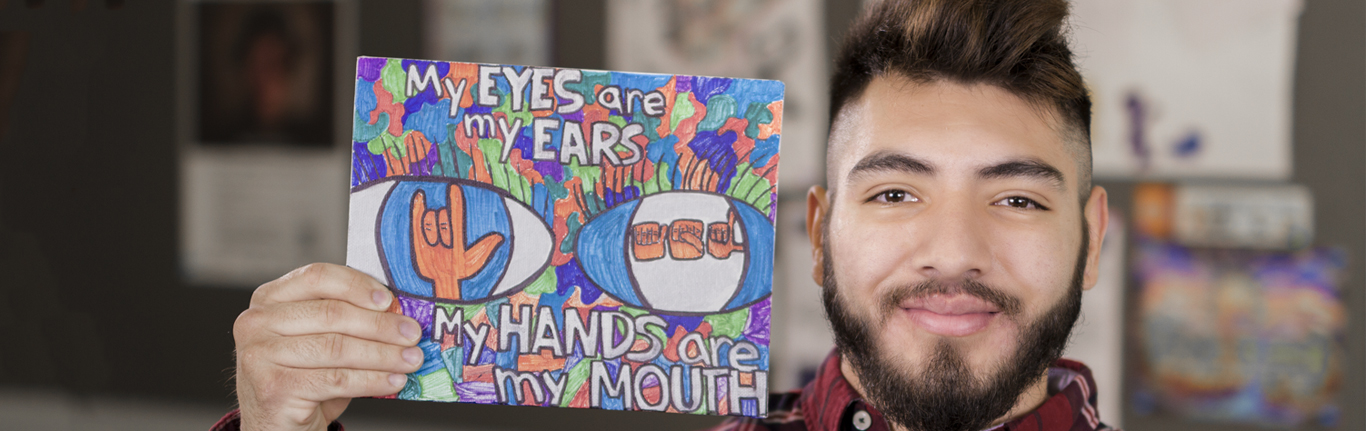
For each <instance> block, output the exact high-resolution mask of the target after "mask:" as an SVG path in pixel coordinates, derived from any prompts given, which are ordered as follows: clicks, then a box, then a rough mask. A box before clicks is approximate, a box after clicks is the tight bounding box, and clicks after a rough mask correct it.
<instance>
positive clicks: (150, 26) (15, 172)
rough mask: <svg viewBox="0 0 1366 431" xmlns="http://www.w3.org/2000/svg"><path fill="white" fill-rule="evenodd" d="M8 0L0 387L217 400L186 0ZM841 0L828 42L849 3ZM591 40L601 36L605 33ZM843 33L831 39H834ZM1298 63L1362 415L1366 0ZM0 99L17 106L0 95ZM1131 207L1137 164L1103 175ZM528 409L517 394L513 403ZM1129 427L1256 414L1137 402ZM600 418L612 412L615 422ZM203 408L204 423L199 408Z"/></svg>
mask: <svg viewBox="0 0 1366 431" xmlns="http://www.w3.org/2000/svg"><path fill="white" fill-rule="evenodd" d="M29 3H32V2H31V1H29V0H0V5H3V6H0V31H4V32H12V31H23V32H27V33H28V34H29V44H28V55H27V62H26V64H25V66H24V70H23V73H22V76H21V78H20V84H19V87H18V90H17V93H16V96H15V101H14V104H13V106H11V107H10V109H9V111H8V116H9V117H8V119H9V120H10V121H9V127H8V131H7V133H5V134H4V135H0V154H3V158H0V277H2V278H0V280H2V281H0V340H3V342H4V344H3V348H0V387H5V388H10V389H13V388H35V389H38V388H43V389H52V388H60V389H61V390H64V391H69V392H70V393H73V394H76V395H78V396H90V395H114V396H136V397H144V398H150V399H165V400H170V399H175V400H180V401H194V402H199V403H204V404H206V405H214V406H221V408H222V409H224V410H226V409H228V408H230V407H231V406H232V404H233V399H232V394H231V381H230V375H231V366H232V358H233V356H232V337H231V333H230V331H231V327H232V321H233V319H234V318H236V316H237V314H238V313H239V312H241V310H243V309H244V308H245V307H246V305H247V302H248V299H249V295H250V292H249V291H248V290H234V289H213V288H208V289H206V288H191V287H188V286H186V285H184V284H183V283H182V282H181V281H180V278H179V275H178V273H177V264H176V262H177V259H176V247H177V243H178V241H177V237H176V235H177V219H176V210H177V199H178V197H177V196H178V195H177V193H178V190H177V184H176V165H175V164H176V147H175V142H174V129H173V119H174V112H175V111H174V110H175V106H174V100H175V98H174V93H173V91H174V87H175V85H174V78H175V75H174V61H175V57H174V56H175V46H174V34H175V22H174V5H175V3H174V2H172V1H169V0H161V1H151V0H143V1H128V2H120V3H122V7H120V8H118V9H109V8H107V7H106V4H108V2H104V1H98V0H89V1H86V2H85V3H87V8H86V9H85V10H84V11H81V12H73V11H72V8H71V4H72V3H71V2H69V1H51V0H49V1H45V2H41V3H42V7H39V8H27V7H26V4H29ZM604 3H605V2H604V1H603V0H571V1H560V2H555V6H554V18H553V20H552V25H553V26H554V29H553V34H555V35H556V39H555V42H554V53H555V54H554V55H555V57H554V62H555V64H556V65H558V66H567V67H585V68H602V67H604V66H605V55H604V54H605V53H604V52H603V50H602V49H601V46H602V41H603V40H604V34H603V30H602V28H601V27H598V26H595V25H576V24H575V23H583V22H589V23H592V22H596V21H597V20H596V19H590V18H597V17H600V16H602V11H603V10H604ZM851 3H854V2H847V1H839V0H828V1H827V2H826V4H827V6H826V9H825V10H826V12H827V25H828V26H829V27H830V29H831V30H830V31H829V33H830V34H831V36H830V39H829V40H830V41H832V42H833V41H834V40H836V39H835V36H837V35H838V33H840V32H841V31H842V30H843V28H844V27H845V24H844V23H845V22H846V20H847V19H848V18H850V17H852V16H853V9H852V7H853V6H851ZM359 10H360V35H359V36H360V41H361V46H360V53H361V54H364V55H377V56H399V57H420V56H421V55H422V50H421V35H422V33H421V28H420V25H419V23H418V17H419V16H420V13H421V8H420V2H419V1H417V0H402V1H379V0H363V1H361V2H360V9H359ZM594 47H597V48H594ZM832 49H833V48H832ZM1295 71H1296V79H1295V106H1294V108H1295V118H1294V139H1295V150H1294V156H1295V172H1296V173H1295V178H1294V180H1295V181H1297V182H1300V183H1303V184H1306V185H1308V186H1310V187H1311V188H1312V189H1313V191H1314V194H1315V196H1316V198H1317V202H1318V213H1317V220H1316V221H1317V223H1318V226H1319V232H1320V234H1319V242H1320V243H1322V244H1331V245H1339V246H1343V247H1346V248H1347V249H1348V250H1349V251H1350V252H1351V255H1352V258H1353V259H1354V260H1353V262H1352V263H1351V267H1350V278H1349V280H1348V282H1347V285H1346V290H1347V292H1348V293H1347V298H1348V301H1349V303H1350V312H1351V315H1352V316H1354V318H1353V319H1352V321H1351V327H1350V328H1351V331H1350V334H1349V335H1350V336H1349V338H1348V346H1349V363H1350V364H1352V368H1351V369H1350V372H1349V374H1348V378H1349V381H1348V384H1347V385H1346V387H1345V389H1344V393H1345V396H1344V402H1343V406H1344V409H1343V412H1344V416H1343V426H1342V429H1366V409H1363V408H1362V407H1363V406H1366V374H1363V372H1362V371H1363V369H1362V364H1363V362H1366V351H1363V348H1366V327H1363V321H1366V319H1363V317H1366V306H1364V304H1366V302H1364V301H1363V300H1364V299H1366V298H1363V288H1366V286H1364V285H1363V284H1366V283H1363V282H1364V281H1366V271H1363V268H1366V266H1364V265H1362V260H1363V259H1366V250H1363V246H1364V245H1366V127H1363V120H1366V88H1364V87H1363V86H1364V85H1366V3H1363V2H1361V1H1359V0H1358V1H1344V0H1309V1H1307V2H1306V6H1305V9H1304V15H1303V17H1302V19H1301V25H1300V38H1299V54H1298V58H1297V60H1296V68H1295ZM0 112H4V111H3V110H0ZM1106 185H1107V186H1108V187H1110V188H1111V189H1112V196H1114V199H1115V201H1114V204H1115V206H1116V207H1118V208H1120V209H1123V208H1127V205H1128V200H1127V196H1128V195H1129V189H1130V188H1131V185H1129V184H1125V183H1113V184H1106ZM352 406H353V407H352V410H351V413H349V414H366V415H374V416H382V417H393V418H397V417H399V416H405V417H409V418H416V419H415V420H417V421H420V422H426V423H433V424H439V423H454V422H458V423H461V424H468V425H476V426H478V425H483V426H487V427H494V426H497V427H501V428H507V429H542V428H547V427H549V426H552V425H553V426H555V427H557V428H560V429H601V428H618V427H621V428H638V429H696V428H699V427H703V426H706V425H708V424H711V423H714V422H715V420H714V419H709V418H697V417H689V416H683V415H660V414H650V413H606V412H601V411H579V410H561V409H537V408H519V407H497V406H471V405H443V404H433V403H407V402H394V401H383V400H358V401H357V402H355V403H353V405H352ZM509 409H515V410H509ZM1125 417H1126V425H1127V427H1128V428H1129V429H1139V430H1142V429H1230V430H1231V429H1257V428H1249V427H1236V426H1223V425H1217V426H1212V425H1209V424H1187V423H1182V422H1180V421H1176V420H1174V419H1171V418H1160V417H1159V418H1140V417H1136V416H1134V415H1133V414H1127V415H1126V416H1125ZM603 421H611V423H612V425H610V426H604V425H603V423H604V422H603ZM205 425H206V426H207V425H208V424H205Z"/></svg>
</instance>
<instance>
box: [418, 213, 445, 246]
mask: <svg viewBox="0 0 1366 431" xmlns="http://www.w3.org/2000/svg"><path fill="white" fill-rule="evenodd" d="M440 213H441V212H440V211H424V212H423V213H422V239H423V240H424V241H426V242H427V245H430V246H433V247H435V246H437V245H439V244H441V222H440V221H438V220H437V219H438V218H439V217H440Z"/></svg>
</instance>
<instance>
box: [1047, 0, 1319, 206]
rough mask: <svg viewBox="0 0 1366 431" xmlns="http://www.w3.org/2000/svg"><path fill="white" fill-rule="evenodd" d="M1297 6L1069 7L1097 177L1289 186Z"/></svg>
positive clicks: (1220, 2)
mask: <svg viewBox="0 0 1366 431" xmlns="http://www.w3.org/2000/svg"><path fill="white" fill-rule="evenodd" d="M1301 6H1302V5H1301V0H1248V1H1230V0H1153V1H1138V2H1135V1H1119V0H1077V1H1074V2H1072V12H1073V14H1072V18H1071V20H1072V39H1073V40H1072V45H1073V47H1074V50H1075V54H1076V58H1077V61H1078V65H1079V66H1080V68H1081V71H1082V75H1083V77H1084V78H1085V80H1086V83H1087V85H1088V87H1089V89H1090V91H1091V97H1092V102H1093V103H1094V108H1093V109H1094V111H1093V112H1094V118H1093V123H1092V154H1093V157H1094V159H1095V161H1094V169H1095V176H1096V178H1119V179H1127V178H1242V179H1277V180H1282V179H1289V178H1290V174H1291V166H1292V164H1291V146H1290V145H1291V144H1290V141H1291V136H1290V133H1291V127H1290V126H1291V117H1290V109H1291V89H1292V78H1293V71H1294V65H1295V34H1296V28H1297V25H1296V24H1297V22H1298V20H1299V15H1300V9H1301Z"/></svg>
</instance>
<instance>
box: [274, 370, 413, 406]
mask: <svg viewBox="0 0 1366 431" xmlns="http://www.w3.org/2000/svg"><path fill="white" fill-rule="evenodd" d="M298 380H299V381H298V383H300V388H301V389H304V390H303V392H304V393H302V394H299V398H302V399H304V400H308V401H313V402H318V403H321V402H325V401H330V400H334V399H337V398H356V397H379V396H385V395H392V394H395V393H397V392H398V391H400V390H402V389H403V386H404V385H406V384H407V383H408V376H405V375H403V374H398V373H389V372H385V371H374V370H350V369H345V368H328V369H320V370H305V371H304V373H303V374H302V375H301V376H300V377H298Z"/></svg>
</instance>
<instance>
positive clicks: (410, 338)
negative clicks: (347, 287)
mask: <svg viewBox="0 0 1366 431" xmlns="http://www.w3.org/2000/svg"><path fill="white" fill-rule="evenodd" d="M263 313H264V316H261V321H262V322H268V323H266V324H265V325H264V328H263V329H266V330H268V331H271V332H274V333H276V334H279V335H281V336H286V337H293V336H299V335H309V334H327V333H336V334H342V335H348V336H352V337H357V338H363V339H366V340H371V341H378V342H381V343H388V344H396V345H403V346H412V345H414V344H417V341H418V338H419V337H421V336H422V328H421V327H420V326H419V325H418V323H417V321H416V320H413V319H412V318H411V317H408V316H404V315H402V314H395V313H391V312H388V311H375V310H370V309H365V308H360V307H357V306H355V305H353V304H351V303H349V302H344V301H338V300H334V299H323V300H317V301H297V302H287V303H283V304H276V305H274V306H270V307H266V308H265V309H264V311H263Z"/></svg>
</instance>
